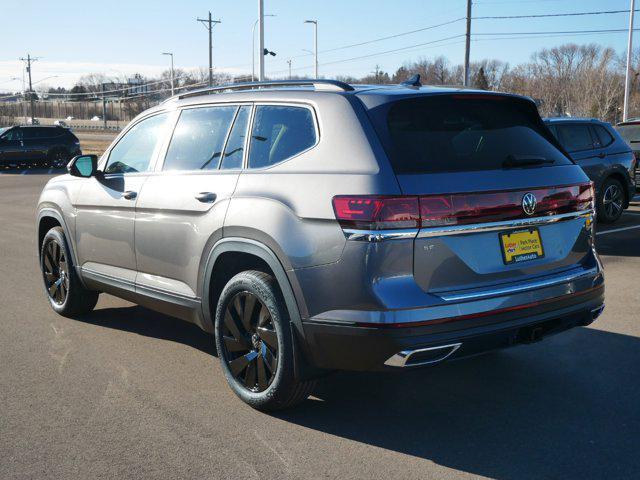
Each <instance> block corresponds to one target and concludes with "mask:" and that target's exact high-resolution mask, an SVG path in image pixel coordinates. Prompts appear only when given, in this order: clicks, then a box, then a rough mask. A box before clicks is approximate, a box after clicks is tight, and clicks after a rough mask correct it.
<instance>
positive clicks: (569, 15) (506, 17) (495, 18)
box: [473, 9, 638, 20]
mask: <svg viewBox="0 0 640 480" xmlns="http://www.w3.org/2000/svg"><path fill="white" fill-rule="evenodd" d="M635 11H636V12H637V11H638V10H637V9H636V10H635ZM614 13H629V10H628V9H627V10H601V11H596V12H574V13H542V14H538V15H499V16H483V17H473V19H474V20H503V19H509V18H546V17H579V16H585V15H610V14H614Z"/></svg>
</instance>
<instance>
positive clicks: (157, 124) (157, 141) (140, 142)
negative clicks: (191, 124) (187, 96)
mask: <svg viewBox="0 0 640 480" xmlns="http://www.w3.org/2000/svg"><path fill="white" fill-rule="evenodd" d="M168 118H169V115H168V114H166V113H161V114H159V115H154V116H153V117H149V118H147V119H145V120H142V121H141V122H139V123H138V124H136V125H135V126H134V127H132V128H131V130H129V131H128V132H127V133H126V134H125V135H124V137H122V138H121V139H120V141H118V143H117V144H116V145H115V146H114V147H113V149H112V150H111V153H109V159H108V160H107V167H106V168H105V170H104V173H135V172H146V171H147V170H148V169H149V163H150V162H151V159H152V158H153V157H154V156H155V154H156V152H157V150H158V148H159V147H160V145H161V143H162V137H163V134H164V132H165V129H166V128H165V127H166V125H167V119H168Z"/></svg>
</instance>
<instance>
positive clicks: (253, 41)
mask: <svg viewBox="0 0 640 480" xmlns="http://www.w3.org/2000/svg"><path fill="white" fill-rule="evenodd" d="M264 16H265V17H275V15H269V14H265V15H264ZM259 21H260V19H259V18H256V21H255V22H253V28H252V29H251V81H252V82H253V81H255V79H256V26H257V25H258V22H259Z"/></svg>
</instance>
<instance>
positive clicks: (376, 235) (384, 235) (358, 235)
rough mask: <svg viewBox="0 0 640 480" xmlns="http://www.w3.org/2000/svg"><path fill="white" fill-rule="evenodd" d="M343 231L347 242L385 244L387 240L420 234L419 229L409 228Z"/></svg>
mask: <svg viewBox="0 0 640 480" xmlns="http://www.w3.org/2000/svg"><path fill="white" fill-rule="evenodd" d="M343 231H344V236H345V237H347V240H357V241H364V242H383V241H385V240H399V239H403V238H415V237H416V235H417V234H418V229H417V228H408V229H404V230H356V229H352V228H350V229H344V230H343Z"/></svg>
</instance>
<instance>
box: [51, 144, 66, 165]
mask: <svg viewBox="0 0 640 480" xmlns="http://www.w3.org/2000/svg"><path fill="white" fill-rule="evenodd" d="M67 163H69V154H68V153H67V151H66V150H64V149H62V148H57V149H55V150H52V151H51V152H49V155H47V164H48V166H50V167H52V168H64V167H66V166H67Z"/></svg>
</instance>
